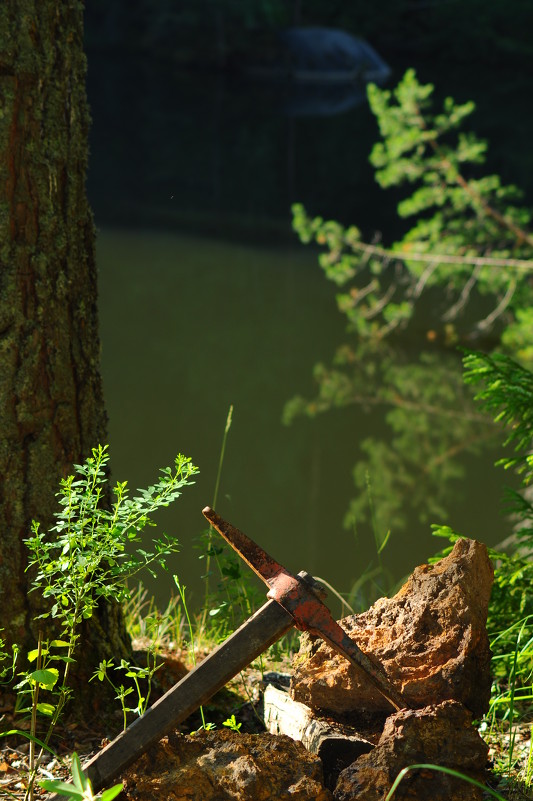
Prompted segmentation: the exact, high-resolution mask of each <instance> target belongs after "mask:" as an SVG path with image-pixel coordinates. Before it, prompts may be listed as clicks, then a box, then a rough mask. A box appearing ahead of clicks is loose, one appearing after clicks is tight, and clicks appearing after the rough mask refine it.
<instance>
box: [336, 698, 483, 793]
mask: <svg viewBox="0 0 533 801" xmlns="http://www.w3.org/2000/svg"><path fill="white" fill-rule="evenodd" d="M471 721H472V716H471V714H470V713H469V712H468V710H466V709H465V707H464V706H462V705H461V704H459V703H457V702H456V701H444V702H443V703H441V704H437V705H433V706H430V707H426V709H416V710H415V709H404V710H402V711H401V712H396V713H395V714H394V715H391V716H390V717H389V718H387V721H386V723H385V728H384V730H383V734H382V735H381V738H380V741H379V743H378V745H377V746H376V748H374V750H373V751H371V752H370V753H369V754H364V755H363V756H361V757H359V758H358V759H356V760H355V762H353V763H352V764H351V765H350V766H349V767H348V768H345V770H343V771H342V773H341V774H340V776H339V779H338V781H337V785H336V787H335V790H334V796H335V799H336V801H353V799H359V798H360V799H364V801H384V799H385V797H386V795H387V793H388V791H389V790H390V788H391V786H392V784H393V782H394V780H395V778H396V776H397V775H398V774H399V772H400V771H401V770H402V769H403V768H406V767H408V766H409V765H413V764H421V763H423V764H428V763H430V764H437V765H440V766H442V767H448V768H452V769H453V770H457V771H458V772H460V773H463V774H465V775H468V776H470V777H471V778H472V779H475V780H476V781H478V782H480V783H483V781H484V770H485V767H486V763H487V753H488V746H487V745H486V743H485V742H484V741H483V740H482V739H481V737H480V736H479V734H478V732H477V731H476V730H475V729H474V728H473V727H472V725H471ZM482 797H483V791H482V790H481V789H480V788H478V787H476V786H475V785H472V784H470V783H468V782H466V781H464V780H463V779H458V778H456V777H454V776H450V775H449V774H445V773H442V772H440V771H436V770H416V771H409V772H408V773H407V774H406V776H405V778H404V779H403V780H402V781H401V782H400V784H399V786H398V789H397V790H396V792H395V794H394V799H395V801H408V800H409V801H410V800H412V801H426V799H427V800H428V801H450V799H453V801H481V799H482Z"/></svg>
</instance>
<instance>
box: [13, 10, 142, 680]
mask: <svg viewBox="0 0 533 801" xmlns="http://www.w3.org/2000/svg"><path fill="white" fill-rule="evenodd" d="M85 72H86V61H85V56H84V53H83V5H82V3H81V2H78V0H61V1H60V2H58V0H1V2H0V204H1V205H0V608H1V609H2V620H1V625H2V626H3V627H4V629H5V630H4V632H3V634H2V636H3V637H4V638H5V639H6V641H7V642H9V643H11V642H17V643H19V644H21V645H27V644H28V642H29V641H31V640H33V639H34V638H35V635H36V630H35V629H36V626H35V624H34V623H33V617H34V615H35V612H36V611H39V598H38V597H37V594H33V593H32V594H31V595H29V596H28V594H27V593H28V575H27V574H26V573H25V567H26V563H27V552H26V546H25V545H24V543H23V538H24V537H27V536H28V535H29V533H30V523H31V520H32V518H34V519H36V520H39V521H40V522H41V524H42V528H43V529H46V528H48V527H49V526H50V523H51V522H52V514H53V512H54V510H55V508H56V501H55V493H56V492H57V490H58V486H59V480H60V478H61V477H64V476H66V475H68V474H69V473H71V472H72V464H73V463H78V462H81V461H83V460H84V458H85V457H86V456H87V455H89V454H90V450H91V448H92V447H94V446H95V445H97V444H98V443H102V444H103V443H105V441H106V414H105V409H104V402H103V394H102V381H101V378H100V373H99V348H100V346H99V338H98V321H97V307H96V301H97V283H96V266H95V253H94V238H95V234H94V224H93V219H92V215H91V211H90V209H89V205H88V202H87V197H86V191H85V175H86V169H87V159H88V144H87V134H88V128H89V111H88V106H87V99H86V93H85ZM103 619H104V618H103V617H102V618H101V619H100V620H99V621H98V620H97V621H95V625H96V629H97V630H98V634H97V636H96V637H95V638H93V639H95V640H96V642H97V643H100V641H101V640H102V639H103V642H102V643H101V646H99V647H101V649H102V650H103V651H104V652H105V651H107V652H109V649H110V646H109V641H110V639H112V640H113V648H114V649H115V651H114V653H115V656H120V655H122V653H123V652H124V648H125V642H126V639H125V633H124V628H123V624H122V622H121V617H120V611H119V610H118V608H117V609H115V610H114V611H112V612H110V611H109V609H108V610H105V623H103ZM103 626H105V629H104V628H103ZM106 646H107V648H106ZM84 661H86V660H85V655H84ZM91 686H92V685H91Z"/></svg>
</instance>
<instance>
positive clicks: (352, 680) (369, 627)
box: [291, 539, 494, 717]
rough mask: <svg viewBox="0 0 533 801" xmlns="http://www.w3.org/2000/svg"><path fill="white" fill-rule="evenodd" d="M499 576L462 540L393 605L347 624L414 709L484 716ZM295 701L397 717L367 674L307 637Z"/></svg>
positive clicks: (416, 574)
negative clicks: (439, 706)
mask: <svg viewBox="0 0 533 801" xmlns="http://www.w3.org/2000/svg"><path fill="white" fill-rule="evenodd" d="M493 576H494V570H493V567H492V564H491V562H490V560H489V557H488V553H487V548H486V546H485V545H483V544H482V543H480V542H476V541H475V540H467V539H462V540H458V542H456V543H455V545H454V548H453V550H452V552H451V553H450V554H449V555H448V556H447V557H446V558H444V559H442V560H441V561H440V562H438V563H437V564H434V565H420V566H419V567H417V568H415V570H414V571H413V573H412V575H411V576H410V577H409V579H408V581H407V582H406V583H405V584H404V586H403V587H402V588H401V590H400V591H399V592H398V593H397V594H396V595H395V596H394V597H393V598H380V599H379V600H378V601H376V603H375V604H374V605H373V606H372V607H371V608H370V609H369V610H368V611H367V612H364V613H363V614H361V615H351V616H349V617H346V618H344V620H341V621H340V625H341V626H342V627H343V628H344V630H345V631H346V632H347V633H348V634H349V636H350V637H352V638H353V639H354V640H355V641H356V642H357V644H358V645H359V646H360V647H361V648H362V649H363V651H364V652H365V653H366V654H367V655H368V656H369V657H370V658H371V659H374V660H375V661H376V662H377V663H378V664H379V665H381V667H382V668H383V670H384V671H385V673H386V675H387V677H388V678H389V680H390V681H391V682H392V683H393V685H394V686H395V687H397V688H398V689H399V690H400V691H401V692H402V693H403V696H404V698H405V699H406V701H407V703H408V704H409V706H411V707H415V708H421V707H424V706H428V705H429V704H433V703H438V702H439V701H443V700H445V699H452V700H455V701H460V702H461V703H463V704H464V705H465V706H466V707H467V708H468V709H470V711H471V712H472V713H473V714H474V715H475V716H476V717H481V716H482V715H483V714H484V713H485V712H486V711H487V708H488V703H489V699H490V684H491V678H490V649H489V640H488V636H487V631H486V621H487V611H488V603H489V598H490V592H491V587H492V580H493ZM291 692H292V696H293V698H294V699H295V700H296V701H301V702H302V703H304V704H307V705H308V706H310V707H312V708H313V709H322V710H327V711H328V712H330V713H332V714H334V715H335V714H336V715H341V716H342V715H347V716H350V715H351V714H352V713H354V712H357V711H360V710H367V711H387V710H392V707H391V705H390V704H389V702H388V701H387V700H386V699H385V698H384V697H383V696H382V695H381V694H380V693H379V692H378V691H377V690H375V689H374V688H373V687H372V686H371V685H369V683H368V681H367V680H366V676H365V674H364V673H363V672H362V671H361V670H360V669H359V668H357V667H352V666H351V665H350V664H349V662H347V661H346V660H345V659H343V658H342V657H340V656H338V655H337V654H336V653H334V652H333V651H332V649H331V648H330V647H329V646H327V645H326V644H325V643H324V642H323V641H322V640H320V639H317V638H313V637H309V636H308V635H304V636H303V637H302V639H301V645H300V653H299V654H298V656H297V658H296V660H295V670H294V674H293V678H292V682H291Z"/></svg>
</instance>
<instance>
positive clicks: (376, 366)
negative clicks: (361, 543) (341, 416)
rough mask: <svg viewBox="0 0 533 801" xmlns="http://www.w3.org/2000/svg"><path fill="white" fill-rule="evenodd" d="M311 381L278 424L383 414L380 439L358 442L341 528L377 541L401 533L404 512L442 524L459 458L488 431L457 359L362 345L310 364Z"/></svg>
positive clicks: (459, 471) (474, 449) (461, 471)
mask: <svg viewBox="0 0 533 801" xmlns="http://www.w3.org/2000/svg"><path fill="white" fill-rule="evenodd" d="M314 377H315V380H316V381H317V383H318V392H317V395H316V396H315V397H314V398H312V399H304V398H302V397H295V398H293V399H292V400H290V401H289V402H288V403H287V404H286V407H285V412H284V420H285V422H286V423H289V422H291V421H292V420H293V419H294V418H295V417H296V416H298V415H302V414H304V415H307V416H309V417H314V416H315V415H317V414H319V413H321V412H325V411H328V410H330V409H333V408H336V407H344V406H349V405H356V406H358V407H359V408H360V409H361V412H362V413H363V414H367V415H368V414H369V413H370V412H371V411H372V409H374V408H376V407H381V408H382V409H384V410H385V412H384V423H385V425H386V428H387V429H388V432H387V434H386V435H384V436H378V435H371V436H368V437H365V438H363V439H362V440H360V441H359V443H358V445H359V448H360V452H361V457H360V459H359V460H358V461H357V463H356V465H355V467H354V469H353V478H354V483H355V486H356V488H357V495H356V497H355V498H353V499H352V500H351V501H350V503H349V507H348V510H347V512H346V515H345V525H346V526H347V527H350V526H354V525H356V524H359V523H361V522H371V523H372V524H373V527H374V528H375V530H376V531H375V533H376V534H377V536H378V538H379V539H381V538H383V537H384V536H385V535H386V532H387V531H389V530H392V531H393V532H394V533H397V532H398V531H402V530H404V529H405V528H406V526H407V516H408V513H409V515H412V514H413V512H414V513H415V514H416V515H417V516H418V518H419V520H420V521H422V522H432V521H433V520H436V519H445V518H446V515H447V512H448V511H449V506H450V503H451V501H452V500H453V499H454V498H457V494H458V491H459V490H460V486H459V482H460V481H461V479H463V478H464V475H465V466H464V457H465V455H467V454H470V455H475V454H478V453H479V452H480V450H481V449H482V447H483V446H484V445H485V444H486V442H487V440H488V439H489V438H491V437H492V436H493V434H494V433H495V431H494V427H493V424H492V422H491V421H490V419H489V418H488V417H487V416H485V415H483V414H482V413H480V412H479V411H478V410H477V409H476V407H475V406H474V403H473V392H472V390H471V389H470V388H469V387H467V386H465V384H464V383H463V379H462V368H461V362H460V359H459V357H458V356H457V355H456V354H454V353H449V352H448V353H447V352H442V351H436V350H435V351H431V350H425V351H422V352H421V353H419V354H417V355H416V356H412V355H410V354H408V353H407V352H406V351H404V350H402V349H401V348H400V347H399V346H397V345H390V344H389V343H384V342H381V343H375V342H371V341H364V342H360V343H359V344H358V345H356V346H352V345H344V346H342V347H340V348H339V349H338V350H337V352H336V355H335V358H334V361H333V364H332V365H331V366H325V365H323V364H318V365H317V366H316V367H315V371H314ZM364 425H365V423H364V422H363V426H364ZM370 518H372V520H371V519H370Z"/></svg>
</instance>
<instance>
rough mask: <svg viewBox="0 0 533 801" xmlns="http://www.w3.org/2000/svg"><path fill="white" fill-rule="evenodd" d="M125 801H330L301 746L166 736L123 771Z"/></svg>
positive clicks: (248, 738) (215, 734) (223, 736)
mask: <svg viewBox="0 0 533 801" xmlns="http://www.w3.org/2000/svg"><path fill="white" fill-rule="evenodd" d="M124 792H125V797H126V798H127V799H128V801H134V799H135V800H136V799H142V801H162V800H163V801H230V800H231V801H267V799H268V800H270V799H276V801H333V796H332V794H331V792H330V791H329V790H327V789H326V788H325V787H324V785H323V783H322V765H321V763H320V760H319V758H318V757H316V756H313V755H312V754H309V753H308V752H307V751H306V750H305V748H304V747H303V745H302V744H301V743H297V742H295V741H294V740H291V739H290V737H284V736H281V735H280V736H278V737H274V736H272V735H270V734H237V733H236V732H231V731H199V732H197V733H196V734H195V735H194V736H189V735H180V734H175V733H174V734H170V735H168V736H167V737H164V738H163V739H162V740H160V742H159V743H158V744H157V745H156V746H153V747H152V748H150V749H149V750H148V751H147V752H146V754H144V755H143V756H142V757H141V758H140V759H138V760H137V762H136V763H135V764H134V765H133V767H132V768H130V770H129V771H128V772H127V774H126V776H125V781H124Z"/></svg>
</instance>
